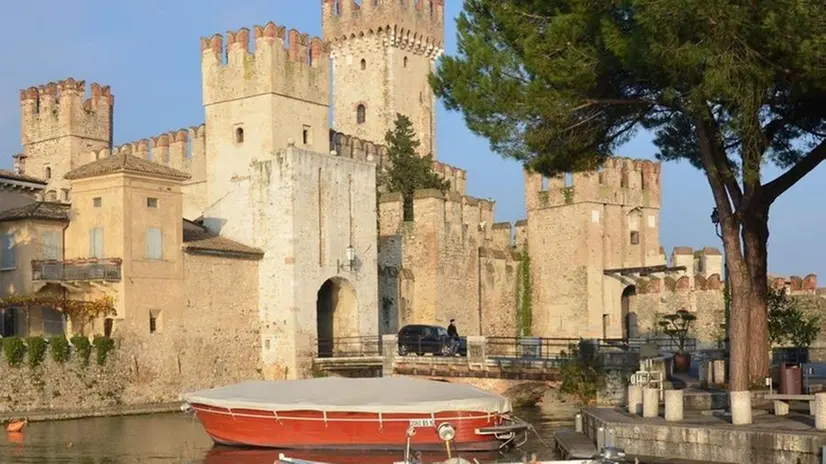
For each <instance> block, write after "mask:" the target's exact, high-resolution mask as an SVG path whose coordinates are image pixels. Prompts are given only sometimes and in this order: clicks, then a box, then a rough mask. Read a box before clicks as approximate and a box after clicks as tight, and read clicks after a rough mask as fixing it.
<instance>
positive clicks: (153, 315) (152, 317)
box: [149, 311, 161, 334]
mask: <svg viewBox="0 0 826 464" xmlns="http://www.w3.org/2000/svg"><path fill="white" fill-rule="evenodd" d="M160 331H161V312H160V311H149V333H151V334H153V333H156V332H160Z"/></svg>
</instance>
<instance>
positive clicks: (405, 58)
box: [404, 56, 407, 68]
mask: <svg viewBox="0 0 826 464" xmlns="http://www.w3.org/2000/svg"><path fill="white" fill-rule="evenodd" d="M404 67H405V68H406V67H407V57H406V56H405V57H404Z"/></svg>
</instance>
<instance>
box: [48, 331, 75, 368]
mask: <svg viewBox="0 0 826 464" xmlns="http://www.w3.org/2000/svg"><path fill="white" fill-rule="evenodd" d="M49 347H50V348H51V351H52V359H54V360H55V361H57V362H59V363H61V364H62V363H64V362H66V361H67V360H68V359H69V353H70V348H69V340H66V337H63V336H57V337H52V338H50V339H49Z"/></svg>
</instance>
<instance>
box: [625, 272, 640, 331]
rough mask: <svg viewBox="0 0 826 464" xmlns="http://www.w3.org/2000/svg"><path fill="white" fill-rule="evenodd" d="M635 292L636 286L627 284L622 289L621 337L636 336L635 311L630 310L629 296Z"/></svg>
mask: <svg viewBox="0 0 826 464" xmlns="http://www.w3.org/2000/svg"><path fill="white" fill-rule="evenodd" d="M636 294H637V287H636V286H634V285H629V286H627V287H625V289H624V290H623V291H622V300H621V301H622V305H621V306H622V338H624V339H628V338H637V337H639V336H640V334H639V330H638V329H637V313H635V312H633V311H631V297H633V296H635V295H636Z"/></svg>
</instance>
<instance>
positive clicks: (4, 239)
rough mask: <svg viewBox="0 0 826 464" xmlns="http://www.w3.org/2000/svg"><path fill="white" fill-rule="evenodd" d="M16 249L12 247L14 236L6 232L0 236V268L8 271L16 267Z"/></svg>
mask: <svg viewBox="0 0 826 464" xmlns="http://www.w3.org/2000/svg"><path fill="white" fill-rule="evenodd" d="M16 254H17V247H15V246H14V234H13V233H12V232H6V233H4V234H3V235H0V256H1V257H2V262H0V268H4V269H9V268H13V267H17V256H15V255H16Z"/></svg>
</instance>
